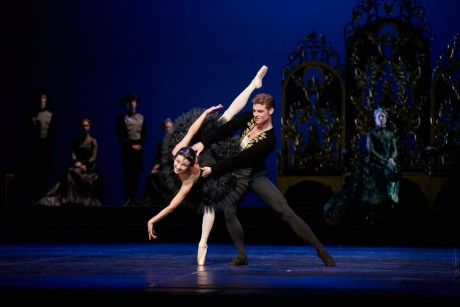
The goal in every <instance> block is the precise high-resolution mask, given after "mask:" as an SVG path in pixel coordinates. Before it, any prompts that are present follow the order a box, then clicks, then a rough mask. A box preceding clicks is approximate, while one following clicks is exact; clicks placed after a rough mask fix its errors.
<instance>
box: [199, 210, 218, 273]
mask: <svg viewBox="0 0 460 307" xmlns="http://www.w3.org/2000/svg"><path fill="white" fill-rule="evenodd" d="M214 219H215V213H214V210H213V209H212V208H211V209H206V210H205V212H204V214H203V224H202V225H201V240H200V243H199V244H198V254H197V258H196V259H197V263H198V265H204V263H205V261H206V253H207V251H208V239H209V234H210V233H211V229H212V226H213V225H214Z"/></svg>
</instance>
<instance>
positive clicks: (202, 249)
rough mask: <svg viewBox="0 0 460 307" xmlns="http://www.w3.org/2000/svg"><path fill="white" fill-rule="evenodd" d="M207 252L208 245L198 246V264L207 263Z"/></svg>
mask: <svg viewBox="0 0 460 307" xmlns="http://www.w3.org/2000/svg"><path fill="white" fill-rule="evenodd" d="M207 252H208V246H207V245H198V256H197V257H196V262H197V263H198V265H204V262H205V261H206V253H207Z"/></svg>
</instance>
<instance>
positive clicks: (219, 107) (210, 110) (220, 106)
mask: <svg viewBox="0 0 460 307" xmlns="http://www.w3.org/2000/svg"><path fill="white" fill-rule="evenodd" d="M223 107H224V106H223V105H221V104H219V105H217V106H212V107H210V108H209V109H207V110H206V112H207V114H211V113H214V111H216V110H218V109H222V108H223Z"/></svg>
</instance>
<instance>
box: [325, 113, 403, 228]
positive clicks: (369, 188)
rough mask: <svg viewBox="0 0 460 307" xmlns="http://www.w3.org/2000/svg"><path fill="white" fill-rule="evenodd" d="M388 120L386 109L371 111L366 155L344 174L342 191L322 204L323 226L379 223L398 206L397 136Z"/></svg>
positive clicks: (398, 168)
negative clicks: (371, 123)
mask: <svg viewBox="0 0 460 307" xmlns="http://www.w3.org/2000/svg"><path fill="white" fill-rule="evenodd" d="M387 120H388V113H387V111H386V110H385V109H383V108H377V109H376V110H375V111H374V121H375V126H376V127H375V128H374V129H372V130H371V131H369V132H368V133H367V138H366V150H367V155H366V156H365V158H364V159H363V160H362V161H360V162H359V163H358V164H357V165H356V166H355V167H354V168H352V169H351V170H350V172H349V173H347V175H346V177H345V182H344V184H343V186H342V188H341V189H340V190H339V191H338V192H337V193H335V194H334V195H333V196H332V197H331V198H330V199H329V201H328V202H327V203H326V204H325V205H324V208H323V217H324V220H325V222H326V223H328V224H330V225H332V226H338V225H340V224H343V225H344V224H345V222H348V221H351V222H352V223H355V224H358V225H367V226H373V225H376V224H379V223H380V222H382V220H383V215H384V212H385V210H387V209H389V208H393V207H394V206H395V205H396V204H397V203H399V181H400V178H401V168H400V167H399V165H398V164H397V163H396V161H395V159H396V157H397V155H398V149H397V144H396V136H395V134H394V132H393V131H392V130H390V129H388V128H387V125H386V124H387ZM342 218H343V220H342Z"/></svg>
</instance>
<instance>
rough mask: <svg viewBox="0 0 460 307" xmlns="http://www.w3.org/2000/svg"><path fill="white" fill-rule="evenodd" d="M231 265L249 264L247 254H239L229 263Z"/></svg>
mask: <svg viewBox="0 0 460 307" xmlns="http://www.w3.org/2000/svg"><path fill="white" fill-rule="evenodd" d="M228 265H229V266H239V265H248V257H247V256H238V257H236V258H235V259H233V260H232V261H230V262H229V263H228Z"/></svg>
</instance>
